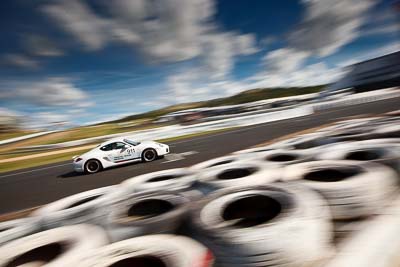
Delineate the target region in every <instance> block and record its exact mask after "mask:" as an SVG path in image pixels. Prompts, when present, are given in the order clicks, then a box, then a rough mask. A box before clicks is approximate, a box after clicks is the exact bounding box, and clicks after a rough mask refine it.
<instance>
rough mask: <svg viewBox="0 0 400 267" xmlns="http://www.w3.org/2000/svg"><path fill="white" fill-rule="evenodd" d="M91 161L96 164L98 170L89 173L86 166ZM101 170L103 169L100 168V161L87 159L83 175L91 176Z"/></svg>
mask: <svg viewBox="0 0 400 267" xmlns="http://www.w3.org/2000/svg"><path fill="white" fill-rule="evenodd" d="M93 161H94V162H96V163H97V165H98V168H97V169H96V170H95V171H90V170H89V168H88V165H89V163H90V162H93ZM102 168H103V167H102V165H101V163H100V161H99V160H97V159H89V160H88V161H86V163H85V173H87V174H93V173H96V172H99V171H101V170H102Z"/></svg>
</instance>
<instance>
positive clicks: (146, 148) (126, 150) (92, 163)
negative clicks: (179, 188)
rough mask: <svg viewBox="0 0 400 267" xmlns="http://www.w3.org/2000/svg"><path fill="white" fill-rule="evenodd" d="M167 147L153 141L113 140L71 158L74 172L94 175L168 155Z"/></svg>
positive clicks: (122, 138)
mask: <svg viewBox="0 0 400 267" xmlns="http://www.w3.org/2000/svg"><path fill="white" fill-rule="evenodd" d="M169 151H170V150H169V146H168V145H165V144H161V143H157V142H154V141H143V142H136V141H133V140H132V139H129V138H124V137H120V138H115V139H112V140H109V141H107V142H104V143H102V144H100V145H98V146H97V147H95V148H93V149H92V150H90V151H88V152H86V153H84V154H82V155H80V156H75V157H74V158H73V165H74V170H75V171H77V172H86V173H95V172H98V171H100V170H102V169H105V168H109V167H112V166H117V165H122V164H126V163H130V162H134V161H143V162H149V161H153V160H156V159H157V158H158V157H161V156H164V155H166V154H168V153H169Z"/></svg>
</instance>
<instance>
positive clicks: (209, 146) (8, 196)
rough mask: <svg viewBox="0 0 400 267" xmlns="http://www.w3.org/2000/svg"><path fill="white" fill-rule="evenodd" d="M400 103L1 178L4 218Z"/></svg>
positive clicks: (328, 113)
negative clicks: (150, 155) (88, 167)
mask: <svg viewBox="0 0 400 267" xmlns="http://www.w3.org/2000/svg"><path fill="white" fill-rule="evenodd" d="M399 108H400V98H393V99H390V100H383V101H378V102H373V103H367V104H359V105H354V106H348V107H342V108H336V109H330V110H327V111H323V112H319V113H316V114H313V115H310V116H306V117H302V118H296V119H290V120H284V121H279V122H272V123H266V124H260V125H255V126H249V127H243V128H240V129H235V130H231V131H227V132H222V133H216V134H210V135H205V136H200V137H194V138H190V139H185V140H180V141H176V142H171V143H169V145H170V146H171V152H172V153H174V154H172V155H170V156H168V157H166V158H164V159H161V160H157V161H155V162H151V163H146V164H143V163H134V164H129V165H125V166H121V167H117V168H113V169H108V170H104V171H102V172H100V173H97V174H93V175H83V174H76V173H74V172H73V171H72V166H71V163H70V162H61V163H58V164H52V165H47V166H41V167H36V168H31V169H25V170H19V171H14V172H9V173H3V174H0V214H4V213H8V212H12V211H17V210H22V209H27V208H31V207H35V206H39V205H43V204H46V203H49V202H51V201H54V200H57V199H59V198H62V197H65V196H68V195H71V194H75V193H79V192H82V191H85V190H89V189H94V188H98V187H102V186H107V185H112V184H117V183H119V182H121V181H123V180H125V179H127V178H130V177H133V176H136V175H139V174H143V173H148V172H153V171H158V170H164V169H171V168H178V167H187V166H190V165H192V164H195V163H198V162H201V161H205V160H208V159H211V158H215V157H219V156H223V155H226V154H228V153H230V152H234V151H237V150H240V149H245V148H248V147H251V146H254V145H256V144H259V143H262V142H265V141H268V140H271V139H274V138H278V137H280V136H283V135H287V134H290V133H294V132H297V131H302V130H305V129H308V128H312V127H317V126H319V125H322V124H326V123H331V122H334V121H337V120H341V119H345V118H346V117H350V116H355V115H360V114H379V113H384V112H389V111H393V110H398V109H399Z"/></svg>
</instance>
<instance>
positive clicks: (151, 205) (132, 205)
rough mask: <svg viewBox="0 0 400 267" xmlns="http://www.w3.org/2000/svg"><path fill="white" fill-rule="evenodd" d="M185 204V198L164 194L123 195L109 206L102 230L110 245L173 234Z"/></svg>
mask: <svg viewBox="0 0 400 267" xmlns="http://www.w3.org/2000/svg"><path fill="white" fill-rule="evenodd" d="M189 204H190V199H189V198H187V197H185V196H183V195H180V194H176V193H171V192H167V191H164V192H159V193H153V194H148V193H143V194H135V195H133V196H132V197H129V196H127V198H126V199H125V200H121V201H119V202H117V203H114V205H112V206H111V208H110V214H109V216H108V218H107V223H106V224H107V226H106V229H107V231H108V233H109V236H110V238H111V240H112V241H113V242H115V241H120V240H123V239H128V238H131V237H136V236H140V235H145V234H160V233H174V231H175V230H176V229H177V228H178V227H179V226H181V224H182V222H183V219H184V218H185V216H186V213H187V211H188V209H189Z"/></svg>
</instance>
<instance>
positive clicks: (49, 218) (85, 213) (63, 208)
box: [32, 186, 115, 229]
mask: <svg viewBox="0 0 400 267" xmlns="http://www.w3.org/2000/svg"><path fill="white" fill-rule="evenodd" d="M114 189H115V187H114V186H108V187H102V188H97V189H94V190H89V191H85V192H82V193H79V194H76V195H72V196H69V197H66V198H63V199H60V200H58V201H55V202H52V203H50V204H48V205H45V206H43V207H42V208H39V209H38V210H36V211H35V212H33V214H32V215H33V216H37V217H39V218H41V224H42V225H43V227H44V228H45V229H51V228H55V227H59V226H64V225H72V224H80V223H89V224H98V225H102V223H103V222H104V219H105V217H106V216H107V212H106V208H107V205H109V204H110V202H111V199H110V198H109V196H111V192H112V191H113V190H114Z"/></svg>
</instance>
